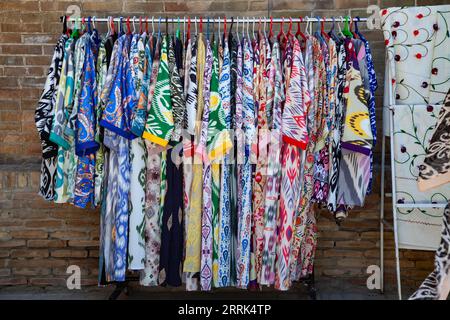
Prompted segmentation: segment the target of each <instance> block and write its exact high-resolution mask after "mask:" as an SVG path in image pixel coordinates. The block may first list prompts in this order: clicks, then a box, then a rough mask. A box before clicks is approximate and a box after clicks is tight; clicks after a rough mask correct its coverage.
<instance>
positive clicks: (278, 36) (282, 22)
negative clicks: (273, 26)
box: [277, 17, 286, 43]
mask: <svg viewBox="0 0 450 320" xmlns="http://www.w3.org/2000/svg"><path fill="white" fill-rule="evenodd" d="M283 26H284V17H283V18H282V20H281V24H280V32H278V35H277V39H278V42H279V43H281V37H283V38H286V34H285V33H284V29H283Z"/></svg>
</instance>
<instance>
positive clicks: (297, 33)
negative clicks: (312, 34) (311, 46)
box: [295, 17, 306, 41]
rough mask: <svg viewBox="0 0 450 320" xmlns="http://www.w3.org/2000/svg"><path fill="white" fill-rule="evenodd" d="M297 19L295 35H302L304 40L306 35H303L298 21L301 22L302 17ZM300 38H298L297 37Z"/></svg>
mask: <svg viewBox="0 0 450 320" xmlns="http://www.w3.org/2000/svg"><path fill="white" fill-rule="evenodd" d="M299 19H300V20H299V21H298V22H297V32H296V33H295V37H296V38H297V39H298V37H299V36H300V37H302V39H303V40H304V41H306V36H305V34H304V33H303V32H302V29H301V27H300V23H301V22H303V18H302V17H299ZM299 40H300V39H299Z"/></svg>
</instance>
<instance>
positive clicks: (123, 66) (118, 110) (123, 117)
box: [100, 34, 138, 140]
mask: <svg viewBox="0 0 450 320" xmlns="http://www.w3.org/2000/svg"><path fill="white" fill-rule="evenodd" d="M123 37H125V38H126V39H127V40H126V45H124V48H123V49H122V50H123V51H122V53H123V54H122V57H119V60H120V61H121V63H119V70H117V77H116V79H115V81H114V83H113V87H112V88H111V90H110V92H109V99H108V103H107V104H106V106H105V110H104V112H103V115H102V120H101V121H100V125H101V126H103V127H105V128H107V129H108V130H111V131H113V132H115V133H117V134H118V135H120V136H122V137H124V138H126V139H129V140H132V139H134V138H135V135H134V134H133V133H132V132H131V116H132V112H133V110H134V109H135V107H136V105H137V103H138V100H137V99H138V97H137V96H136V94H135V88H134V82H133V78H132V74H131V67H130V63H129V55H128V53H129V47H130V41H131V39H128V38H129V37H130V36H129V35H126V34H125V35H122V36H121V38H123ZM121 75H127V76H126V78H123V76H122V77H121ZM128 86H130V87H129V88H128ZM124 88H126V89H124ZM123 90H127V91H128V92H130V94H127V95H120V94H121V93H123V92H122V91H123ZM116 99H119V100H120V101H116Z"/></svg>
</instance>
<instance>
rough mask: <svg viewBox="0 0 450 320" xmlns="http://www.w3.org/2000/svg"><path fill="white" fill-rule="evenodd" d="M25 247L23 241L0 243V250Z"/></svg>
mask: <svg viewBox="0 0 450 320" xmlns="http://www.w3.org/2000/svg"><path fill="white" fill-rule="evenodd" d="M23 246H25V240H8V241H0V248H16V247H23Z"/></svg>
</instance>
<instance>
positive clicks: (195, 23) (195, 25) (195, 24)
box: [194, 17, 198, 34]
mask: <svg viewBox="0 0 450 320" xmlns="http://www.w3.org/2000/svg"><path fill="white" fill-rule="evenodd" d="M194 27H195V34H197V33H198V31H197V17H195V18H194Z"/></svg>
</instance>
